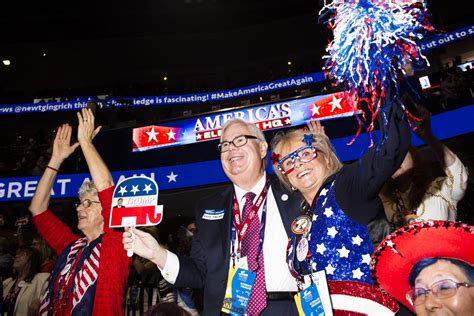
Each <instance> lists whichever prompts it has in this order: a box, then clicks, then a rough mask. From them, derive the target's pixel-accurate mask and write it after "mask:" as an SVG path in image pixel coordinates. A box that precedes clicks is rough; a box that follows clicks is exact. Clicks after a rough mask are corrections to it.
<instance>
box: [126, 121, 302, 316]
mask: <svg viewBox="0 0 474 316" xmlns="http://www.w3.org/2000/svg"><path fill="white" fill-rule="evenodd" d="M267 150H268V144H267V142H266V140H265V137H264V135H263V133H262V132H261V131H260V130H259V129H258V128H257V127H256V126H255V124H252V123H246V122H245V121H243V120H240V119H233V120H230V121H228V122H227V123H226V124H225V126H224V128H223V130H222V136H221V141H220V144H219V151H220V156H221V163H222V167H223V169H224V172H225V173H226V175H227V177H228V178H229V179H230V180H231V182H232V185H229V187H228V188H226V189H224V190H223V191H220V192H216V193H215V194H213V195H212V196H209V197H206V198H203V199H201V200H200V201H199V202H198V203H197V206H196V222H197V228H198V230H197V233H196V234H195V235H194V238H193V245H192V250H191V257H179V256H176V255H175V254H173V253H171V252H170V251H168V250H166V249H164V248H163V247H162V246H160V245H158V243H156V241H155V240H154V239H152V238H150V236H148V235H147V234H146V233H144V232H141V231H139V230H136V229H134V228H132V229H131V230H132V231H133V233H134V236H133V235H132V233H131V232H130V229H129V230H128V231H126V232H125V233H124V235H123V242H124V247H125V249H130V248H133V251H134V252H135V253H136V254H137V255H139V256H142V257H145V258H147V259H150V260H151V261H153V262H154V263H156V264H157V265H158V268H159V269H160V270H161V272H162V274H163V276H164V278H165V279H166V280H167V281H169V282H170V283H172V284H174V285H175V286H177V287H192V288H204V308H203V315H219V314H220V310H221V308H222V306H223V302H224V294H225V292H226V283H227V278H228V275H229V269H230V267H231V265H232V264H233V263H234V262H235V261H237V265H239V264H241V263H242V262H240V261H243V260H244V259H242V257H248V259H247V260H248V267H249V270H251V271H254V272H256V275H257V277H256V281H255V284H254V288H253V290H252V294H251V296H250V302H249V307H248V308H247V314H248V315H252V316H253V315H271V314H273V315H297V310H296V307H295V304H294V301H293V294H294V292H296V290H297V287H296V282H295V280H294V278H293V277H292V276H291V274H290V273H289V269H288V266H287V264H286V260H285V259H286V247H287V244H288V236H289V235H290V233H291V222H292V221H293V219H295V218H296V217H297V216H298V215H299V213H300V198H299V197H298V196H296V195H295V194H293V193H292V192H291V191H289V190H287V189H285V188H284V187H283V186H282V185H281V184H280V182H279V181H278V180H277V179H276V178H270V177H268V175H267V174H266V172H265V166H266V155H267ZM267 180H268V181H267ZM248 192H253V206H251V207H253V209H254V210H255V211H257V210H258V212H257V215H258V216H254V217H253V221H250V226H249V227H248V228H249V229H248V233H247V234H242V235H240V232H242V231H245V230H244V229H240V230H239V227H240V228H242V226H243V225H244V224H245V218H244V217H243V215H242V213H243V211H244V204H245V205H247V206H248V205H251V204H252V200H251V199H252V198H251V197H252V194H250V197H248V196H249V195H248V194H247V193H248ZM259 201H260V202H261V201H264V202H262V203H260V202H259ZM256 205H259V207H257V206H256ZM247 206H246V208H247V209H248V208H250V206H249V207H247ZM236 217H237V218H238V219H236ZM249 217H250V218H252V217H251V216H249ZM236 221H238V222H237V223H236ZM255 225H256V226H255ZM255 227H257V229H258V233H259V236H258V237H257V239H258V238H260V239H262V237H263V243H262V242H260V241H259V242H258V247H255V249H257V248H258V249H259V250H258V255H257V256H256V257H255V256H253V255H252V254H251V251H248V252H247V253H248V256H245V255H246V254H244V248H245V247H246V246H245V243H246V242H249V241H248V240H249V239H250V238H251V237H250V235H251V233H249V232H250V231H252V229H255ZM262 227H264V228H263V229H262ZM247 235H248V236H247ZM240 237H241V238H240ZM246 238H247V241H245V240H246ZM251 247H252V246H250V248H251ZM240 250H242V253H240V252H239V251H240ZM245 252H246V250H245ZM231 257H232V258H236V259H235V261H234V260H231ZM259 260H261V261H259ZM244 265H245V264H244ZM262 282H263V284H262ZM257 283H258V285H257ZM262 286H263V290H262ZM257 289H258V290H257ZM259 291H263V297H262V293H261V292H259ZM254 292H255V293H254ZM257 292H258V294H256V293H257ZM257 296H258V297H257Z"/></svg>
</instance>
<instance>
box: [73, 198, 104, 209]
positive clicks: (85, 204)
mask: <svg viewBox="0 0 474 316" xmlns="http://www.w3.org/2000/svg"><path fill="white" fill-rule="evenodd" d="M92 203H99V204H100V202H99V201H91V200H89V199H85V200H84V201H80V202H77V203H76V204H74V205H75V206H76V208H79V206H81V205H82V206H84V208H89V207H90V206H91V205H92Z"/></svg>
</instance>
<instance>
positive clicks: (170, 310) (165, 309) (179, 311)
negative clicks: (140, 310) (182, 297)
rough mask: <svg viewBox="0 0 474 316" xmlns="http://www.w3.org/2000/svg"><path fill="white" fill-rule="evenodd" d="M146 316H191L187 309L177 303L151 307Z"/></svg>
mask: <svg viewBox="0 0 474 316" xmlns="http://www.w3.org/2000/svg"><path fill="white" fill-rule="evenodd" d="M144 315H145V316H191V314H190V313H188V312H187V311H186V310H185V309H183V308H182V307H180V306H179V305H178V304H176V303H168V302H163V303H158V304H156V305H153V306H152V307H150V308H149V309H148V310H147V311H146V312H145V314H144Z"/></svg>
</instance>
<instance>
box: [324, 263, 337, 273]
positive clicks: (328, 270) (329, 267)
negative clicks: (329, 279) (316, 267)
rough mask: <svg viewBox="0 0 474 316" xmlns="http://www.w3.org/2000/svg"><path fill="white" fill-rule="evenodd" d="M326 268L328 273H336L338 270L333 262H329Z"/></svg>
mask: <svg viewBox="0 0 474 316" xmlns="http://www.w3.org/2000/svg"><path fill="white" fill-rule="evenodd" d="M324 269H326V274H334V271H335V270H336V268H334V267H333V266H332V265H331V264H328V265H327V266H326V268H324Z"/></svg>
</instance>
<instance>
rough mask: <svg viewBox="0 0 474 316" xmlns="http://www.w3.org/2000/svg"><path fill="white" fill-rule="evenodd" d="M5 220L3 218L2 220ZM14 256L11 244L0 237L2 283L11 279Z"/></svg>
mask: <svg viewBox="0 0 474 316" xmlns="http://www.w3.org/2000/svg"><path fill="white" fill-rule="evenodd" d="M2 220H3V218H2ZM12 265H13V256H12V255H11V254H10V243H9V242H8V239H7V238H6V237H3V236H0V282H1V283H3V280H5V279H6V278H8V277H10V275H11V269H12ZM0 298H1V299H0V315H3V286H2V287H0Z"/></svg>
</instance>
